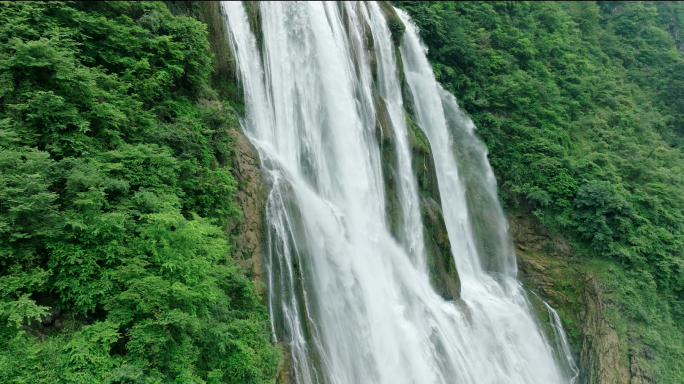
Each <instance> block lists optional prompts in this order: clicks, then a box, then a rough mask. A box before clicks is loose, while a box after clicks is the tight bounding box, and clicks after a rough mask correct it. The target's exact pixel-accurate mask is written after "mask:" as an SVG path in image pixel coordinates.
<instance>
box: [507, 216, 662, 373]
mask: <svg viewBox="0 0 684 384" xmlns="http://www.w3.org/2000/svg"><path fill="white" fill-rule="evenodd" d="M507 216H508V217H507V218H508V221H509V224H510V233H511V236H512V238H513V240H514V242H515V245H516V251H517V254H518V266H519V272H518V273H519V277H520V279H521V281H522V282H523V284H524V285H525V287H527V288H528V289H530V290H532V291H534V292H535V293H537V294H538V295H540V296H541V297H542V298H543V299H544V300H547V301H548V302H549V303H550V304H551V305H552V306H554V307H555V308H556V309H560V310H563V311H564V313H565V315H566V316H567V317H569V318H571V319H572V320H573V322H574V326H573V327H571V328H572V329H574V331H575V332H576V333H575V337H576V339H575V340H576V345H580V344H581V347H580V348H581V350H580V351H578V352H579V354H578V355H577V356H575V358H576V360H578V361H579V367H580V381H579V382H580V383H582V384H651V383H655V379H654V377H653V375H652V374H651V373H649V372H648V371H647V370H646V369H645V368H644V364H642V362H644V361H649V360H651V359H653V351H652V350H651V349H650V348H648V347H647V346H640V347H639V348H634V349H631V350H630V351H629V353H627V350H626V349H627V347H626V345H627V341H626V340H621V339H620V337H619V335H618V332H617V330H616V329H615V326H614V324H613V322H612V320H611V318H610V317H608V315H607V309H608V303H609V302H608V300H607V299H606V298H604V288H603V285H602V283H601V281H600V279H599V278H598V277H596V276H595V275H594V274H593V273H592V272H591V268H589V266H588V265H587V263H586V261H582V260H580V259H578V258H576V257H574V256H573V254H572V249H571V247H570V246H569V244H568V243H567V242H566V241H565V240H564V239H563V238H562V237H561V236H559V235H555V234H552V233H550V232H549V231H548V229H546V228H544V227H542V226H541V224H540V223H539V221H538V220H537V218H536V217H534V215H533V214H532V213H531V211H529V210H528V211H525V210H524V209H523V210H521V211H517V212H509V213H508V215H507ZM530 296H531V299H533V298H534V297H533V296H532V295H530ZM532 301H533V305H534V300H532ZM540 318H541V316H540ZM566 325H567V324H566ZM572 329H566V331H568V332H569V333H570V332H571V331H572ZM627 354H628V355H629V356H628V357H627V356H626V355H627Z"/></svg>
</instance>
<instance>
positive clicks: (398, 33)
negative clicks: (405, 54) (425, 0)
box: [378, 1, 406, 47]
mask: <svg viewBox="0 0 684 384" xmlns="http://www.w3.org/2000/svg"><path fill="white" fill-rule="evenodd" d="M378 5H380V8H381V9H382V11H383V12H384V14H385V18H386V19H387V26H388V27H389V30H390V33H392V40H393V41H394V44H395V45H396V46H397V47H398V46H399V43H400V42H401V38H402V36H404V31H405V30H406V26H405V25H404V22H403V21H401V19H400V18H399V16H398V15H397V11H395V10H394V7H392V4H390V2H389V1H378Z"/></svg>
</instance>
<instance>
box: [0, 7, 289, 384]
mask: <svg viewBox="0 0 684 384" xmlns="http://www.w3.org/2000/svg"><path fill="white" fill-rule="evenodd" d="M208 49H209V44H208V41H207V36H206V26H205V25H204V24H202V23H200V22H198V21H197V20H195V19H193V18H190V17H185V16H173V15H172V14H171V13H170V12H169V11H168V10H167V8H166V6H165V5H164V4H163V3H152V2H108V3H98V2H94V3H93V2H84V3H71V2H70V3H58V2H48V3H39V2H27V3H21V2H19V3H16V2H14V3H9V2H7V3H3V4H2V6H1V7H0V381H1V382H7V383H42V382H46V383H48V382H49V383H54V382H79V383H102V382H109V383H148V382H150V383H151V382H154V383H159V382H193V383H205V382H234V383H263V382H266V381H268V380H270V379H272V378H273V377H274V375H275V370H276V368H277V365H278V361H279V355H278V353H277V350H276V349H275V348H274V347H273V346H272V345H271V344H270V342H269V333H268V318H267V316H268V315H267V312H266V309H265V307H264V306H263V305H262V304H261V303H260V297H259V296H258V294H257V293H256V288H255V286H254V284H253V283H252V282H251V281H249V280H248V279H247V278H246V277H245V276H244V274H243V272H242V271H241V270H240V268H239V267H238V266H237V265H236V263H235V262H234V261H233V260H232V258H231V257H230V253H231V247H230V244H229V243H228V240H227V236H226V232H225V230H224V228H225V225H226V224H227V223H228V221H229V220H231V219H234V220H238V219H239V217H240V211H239V207H238V206H237V205H236V203H235V202H234V196H235V191H236V188H237V184H236V182H235V180H234V178H233V177H232V174H231V169H230V162H231V158H232V156H233V149H232V141H231V140H232V139H231V137H230V136H229V135H228V130H229V129H230V128H235V127H236V124H237V122H236V118H235V116H233V114H232V113H229V112H227V108H225V107H224V106H223V104H222V103H221V101H218V100H216V98H217V96H216V92H215V91H213V90H212V89H211V88H210V87H209V85H208V76H209V73H210V72H211V70H212V68H211V63H212V57H211V55H210V53H209V50H208Z"/></svg>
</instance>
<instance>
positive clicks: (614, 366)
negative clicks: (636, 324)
mask: <svg viewBox="0 0 684 384" xmlns="http://www.w3.org/2000/svg"><path fill="white" fill-rule="evenodd" d="M585 300H586V305H585V308H586V309H585V312H586V314H585V318H584V327H583V330H584V338H583V342H582V357H581V360H580V379H581V381H582V382H583V383H586V384H609V383H610V384H612V383H615V384H622V383H625V384H630V383H639V384H640V383H641V381H633V379H635V378H631V379H632V380H630V373H629V372H628V371H627V364H626V362H625V361H623V358H622V356H621V355H620V340H619V339H618V334H617V331H616V330H615V327H614V326H613V324H612V323H611V322H609V321H608V319H606V309H605V304H604V302H603V300H601V286H600V283H599V282H598V281H597V280H596V278H594V277H593V276H591V275H588V276H587V280H586V281H585Z"/></svg>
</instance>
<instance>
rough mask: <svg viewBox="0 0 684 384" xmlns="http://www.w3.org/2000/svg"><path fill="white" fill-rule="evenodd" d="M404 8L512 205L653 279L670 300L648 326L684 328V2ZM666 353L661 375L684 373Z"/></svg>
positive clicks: (585, 248) (661, 352)
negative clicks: (486, 151)
mask: <svg viewBox="0 0 684 384" xmlns="http://www.w3.org/2000/svg"><path fill="white" fill-rule="evenodd" d="M396 5H397V6H399V7H401V8H404V9H405V10H406V11H407V12H408V13H409V14H410V15H411V16H412V18H413V20H414V21H415V23H416V24H417V25H418V27H419V29H420V34H421V37H422V38H423V40H424V41H425V44H426V45H427V47H428V49H429V50H428V58H429V60H430V62H431V64H432V67H433V70H434V72H435V75H436V77H437V79H438V80H439V81H440V82H441V84H442V85H443V86H444V88H445V89H447V90H448V91H450V92H452V93H453V94H454V95H456V96H457V98H458V99H459V103H460V104H461V106H462V107H463V108H464V109H465V110H466V111H468V113H470V115H471V117H472V119H473V120H474V122H475V123H476V124H477V126H478V130H479V134H480V135H481V136H482V138H483V139H484V141H485V143H486V145H487V147H488V149H489V156H490V162H491V164H492V167H493V168H494V170H495V172H496V174H497V177H498V178H499V182H500V185H501V188H502V190H503V192H500V196H504V198H507V199H508V201H504V203H505V204H506V205H507V206H517V204H518V203H520V202H525V203H528V204H529V205H531V206H532V207H533V208H534V209H535V215H537V216H538V217H539V218H541V219H542V221H543V222H544V224H545V225H547V226H549V227H552V228H554V229H555V230H557V231H560V232H562V233H564V234H565V235H566V236H568V237H569V238H570V239H572V240H573V241H574V242H575V243H577V244H578V245H579V246H580V251H582V252H586V253H588V254H590V255H593V256H595V257H598V258H602V259H604V260H608V261H611V262H617V263H618V264H619V266H620V268H622V270H623V271H625V273H628V274H629V273H636V274H635V275H629V276H631V277H628V279H631V280H630V281H631V283H630V284H641V283H643V284H647V285H648V287H650V288H649V289H652V290H654V291H649V292H657V295H658V296H657V297H658V300H662V302H663V303H665V304H663V305H662V306H660V308H661V309H662V310H663V311H664V312H663V313H664V315H663V317H662V318H660V320H657V321H655V320H654V322H653V323H651V325H652V327H653V330H652V331H651V332H656V333H658V332H660V328H659V327H660V326H661V325H662V327H663V328H662V329H663V330H665V329H668V330H670V331H672V332H680V334H679V335H680V336H681V332H684V318H683V317H682V316H681V311H682V310H681V308H682V307H681V303H682V302H684V275H683V273H684V268H683V267H682V266H683V265H684V253H683V252H684V200H683V198H682V196H684V178H683V177H682V175H684V153H682V150H684V146H682V143H683V142H684V130H683V129H682V127H683V126H684V114H683V112H684V109H683V108H684V107H683V105H684V104H682V100H683V98H682V94H681V92H682V85H684V83H682V81H683V80H682V79H683V78H682V76H683V75H682V73H684V71H683V69H684V54H683V53H682V48H683V45H682V37H681V36H680V31H681V30H682V27H684V4H682V3H677V2H648V3H647V2H598V3H587V2H568V3H551V2H441V1H434V2H411V1H405V2H404V1H400V2H396ZM643 292H645V291H643ZM634 294H635V295H636V296H638V297H641V296H639V295H641V294H642V291H640V290H636V291H635V293H634ZM628 295H629V294H628V293H625V294H624V295H619V296H618V300H622V301H624V303H627V301H628V300H630V299H631V298H629V297H628ZM644 295H645V293H644ZM643 297H646V296H643ZM626 308H630V305H628V304H625V306H624V308H623V309H624V310H627V309H626ZM640 319H641V320H640ZM629 321H633V322H641V321H645V320H643V319H642V318H640V317H634V318H629ZM668 324H670V325H668ZM672 324H676V327H675V328H672V327H671V325H672ZM677 327H678V328H677ZM670 331H667V332H670ZM663 332H665V331H663ZM664 335H665V333H663V337H665V336H664ZM680 336H677V337H676V338H675V339H676V340H682V338H681V337H680ZM673 337H674V336H673ZM678 348H679V347H678ZM681 349H682V348H680V349H679V352H677V354H675V356H682V354H681V352H682V351H681ZM655 352H656V356H657V357H658V359H666V358H667V359H669V358H670V357H669V356H670V355H671V354H672V353H673V352H672V350H669V349H667V348H664V347H663V348H660V349H656V350H655ZM666 356H667V357H666ZM658 361H660V363H654V367H655V366H659V367H661V368H662V369H661V368H658V369H656V368H654V370H657V371H658V374H659V375H661V376H660V377H661V378H663V380H664V382H680V381H682V380H684V374H682V373H681V372H679V371H677V370H676V369H674V368H672V370H671V371H668V370H667V369H665V368H663V367H666V366H667V364H666V363H665V362H664V361H665V360H658ZM658 364H660V365H658ZM673 367H674V366H673Z"/></svg>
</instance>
